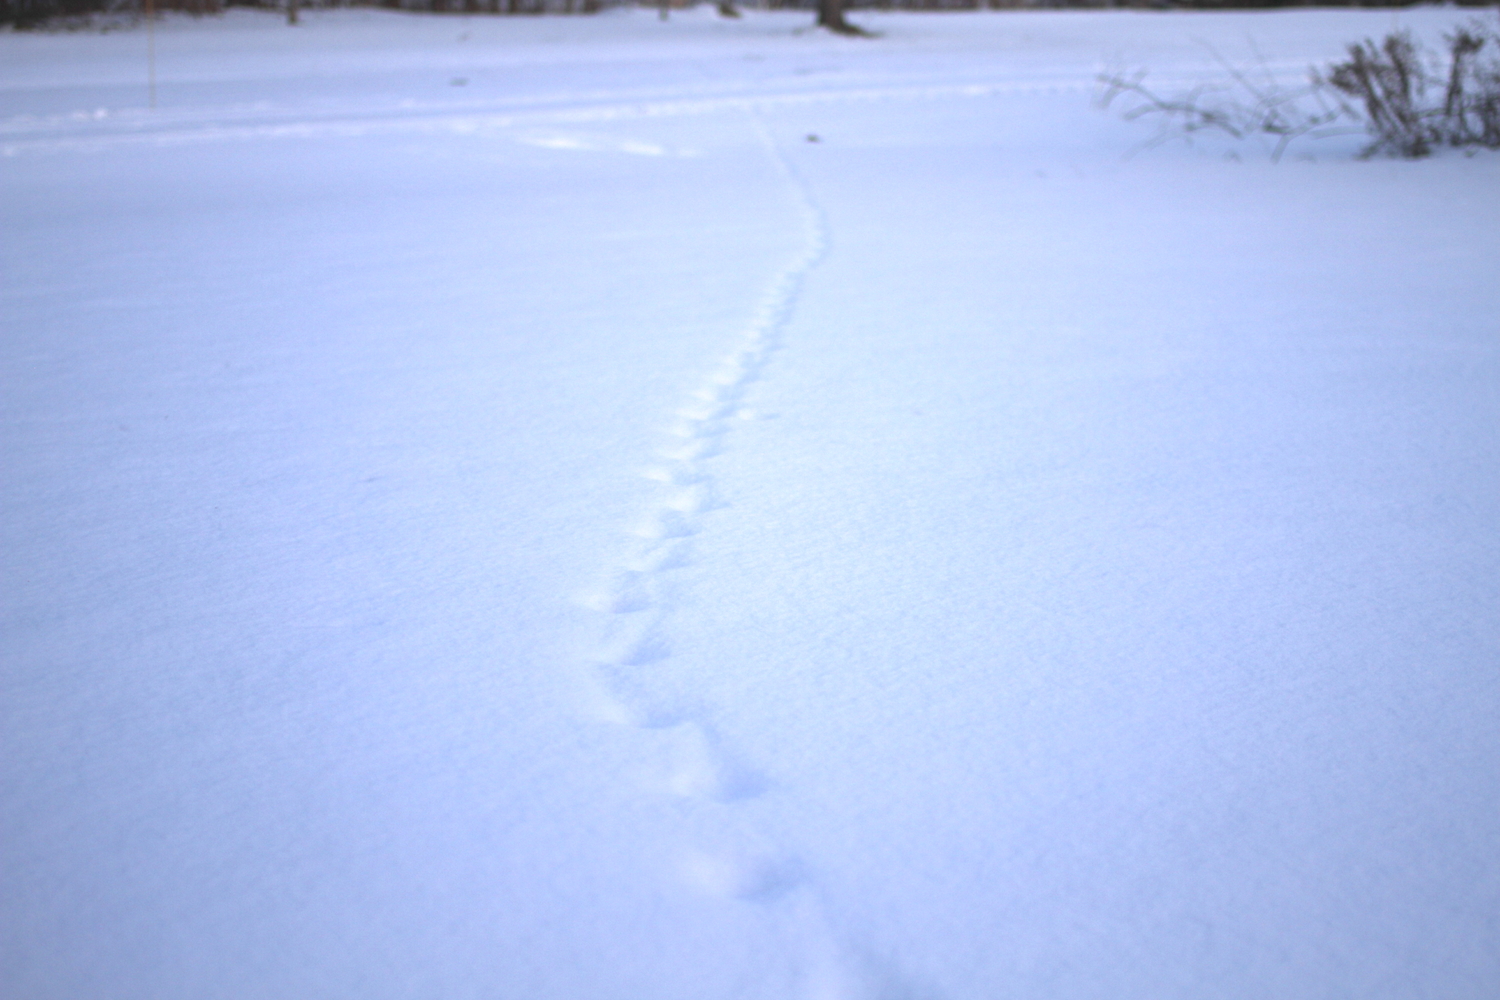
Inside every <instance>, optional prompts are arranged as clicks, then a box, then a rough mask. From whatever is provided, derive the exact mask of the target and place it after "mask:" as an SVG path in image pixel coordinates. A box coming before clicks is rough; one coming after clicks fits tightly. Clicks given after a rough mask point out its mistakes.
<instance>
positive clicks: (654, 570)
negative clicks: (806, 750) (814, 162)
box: [582, 109, 915, 1000]
mask: <svg viewBox="0 0 1500 1000" xmlns="http://www.w3.org/2000/svg"><path fill="white" fill-rule="evenodd" d="M750 114H751V117H752V119H753V121H754V123H755V128H756V129H757V131H758V132H759V135H760V139H761V141H762V143H763V144H764V146H765V148H766V150H767V152H768V153H769V155H770V157H771V159H772V160H773V161H774V163H775V165H776V169H777V171H778V173H779V174H780V176H781V178H782V181H783V182H784V183H785V185H786V186H787V188H788V190H789V192H790V193H791V195H792V197H793V198H795V200H796V201H797V203H798V204H799V206H800V208H801V213H802V217H803V226H804V235H803V246H802V248H801V250H800V251H798V252H797V253H796V254H795V255H794V256H793V258H792V259H791V260H790V261H789V262H788V263H787V264H786V265H785V266H784V267H783V268H782V269H781V270H780V272H779V273H777V274H776V276H775V277H774V279H773V280H772V281H771V282H770V284H769V286H768V287H767V289H766V291H765V293H764V295H763V296H762V298H761V300H760V303H759V306H758V307H757V308H756V310H755V312H754V314H753V315H752V317H751V318H750V320H749V321H748V323H747V324H746V326H745V328H744V331H743V333H742V334H741V335H740V337H739V339H738V341H737V342H736V343H735V344H734V345H733V346H732V347H731V348H730V350H729V351H728V352H727V353H726V354H725V355H724V356H723V358H722V359H721V361H720V362H719V363H718V365H717V367H716V368H714V370H713V371H712V372H711V373H710V374H709V375H708V377H707V378H706V379H705V380H704V381H703V382H702V384H700V385H699V386H698V387H697V388H696V389H694V390H693V391H692V392H691V393H690V394H689V395H688V396H687V398H686V399H685V400H683V402H682V403H681V405H679V406H678V407H677V408H676V410H675V412H674V413H673V414H672V418H673V424H672V427H671V430H670V432H669V435H670V441H669V442H668V443H667V444H666V445H665V446H663V447H662V448H660V449H658V451H657V453H656V454H657V458H658V459H659V461H658V463H657V464H655V465H653V466H651V467H650V468H649V469H648V470H647V471H646V473H645V475H646V476H647V477H648V478H651V479H654V480H657V481H658V482H660V483H661V484H662V493H663V497H662V499H661V500H659V501H658V502H657V503H656V504H655V505H654V506H652V507H651V508H649V509H648V510H646V511H645V512H644V513H643V514H642V515H641V517H640V518H639V519H638V520H637V521H635V522H634V523H633V524H632V525H631V526H630V528H629V530H628V532H627V538H626V545H625V547H624V550H625V553H626V554H625V555H624V557H623V558H621V559H618V560H615V561H612V562H611V563H610V564H609V565H607V566H606V567H605V568H604V570H603V571H602V572H601V573H600V575H599V581H600V582H599V584H598V585H597V586H596V587H595V588H593V589H592V590H591V591H589V592H588V593H586V594H585V595H584V596H583V598H582V602H583V603H584V604H585V605H586V606H588V607H589V608H591V609H593V610H594V611H596V612H598V613H599V614H600V615H601V616H602V617H603V618H604V621H603V623H602V625H601V629H600V632H601V638H600V639H599V641H598V642H597V645H596V646H595V649H594V652H593V655H592V656H591V657H589V658H588V662H587V663H586V664H585V665H584V671H583V674H584V684H585V687H586V689H587V697H586V701H587V703H588V704H589V705H590V706H591V707H592V709H593V714H595V715H596V717H597V718H599V719H601V720H603V721H605V722H607V723H610V724H614V725H620V726H626V727H632V728H635V729H638V730H640V731H642V736H643V740H642V742H643V743H645V742H650V743H652V744H655V745H657V746H658V747H659V748H662V749H664V750H665V754H664V757H665V759H666V761H667V764H666V767H665V768H664V770H663V771H662V772H661V773H658V774H655V775H653V776H651V777H649V778H647V779H646V780H645V781H643V792H644V793H646V794H659V795H667V796H672V797H675V798H679V799H682V800H687V801H692V802H697V803H701V804H703V806H705V807H706V808H709V809H710V810H715V812H714V815H713V820H714V822H713V824H712V826H713V827H714V828H715V833H714V834H713V836H716V837H717V838H718V840H717V842H716V843H714V844H704V845H700V846H699V848H697V849H694V850H691V851H689V852H688V853H687V854H686V856H685V857H683V858H681V859H680V865H679V870H680V873H681V876H682V877H683V878H684V879H685V880H686V881H687V883H688V884H689V885H691V886H693V887H694V888H696V889H698V890H700V891H703V892H706V893H709V894H711V895H713V896H717V897H720V898H723V899H725V900H726V901H737V902H739V903H741V904H743V905H752V906H761V907H766V908H767V910H768V913H769V915H770V917H771V919H772V922H773V925H774V926H775V928H776V932H777V937H778V939H779V940H781V941H782V942H784V945H785V947H786V948H787V950H788V954H787V955H786V956H784V957H785V959H786V965H787V968H786V969H784V970H780V971H781V972H782V973H784V974H787V975H789V976H790V977H791V978H792V980H793V981H795V983H796V986H795V988H794V994H793V995H794V996H796V997H798V998H800V1000H911V998H914V996H915V994H914V993H913V992H912V991H911V990H910V988H909V987H908V986H907V985H906V984H905V983H904V982H903V980H902V978H901V977H900V976H899V975H898V974H897V973H896V972H895V971H894V970H892V969H891V968H889V966H888V964H887V963H883V962H881V961H880V960H879V959H878V958H877V957H875V956H873V955H872V953H871V952H870V951H869V950H868V949H866V948H864V947H861V946H860V945H859V943H858V942H855V941H852V940H850V939H849V937H848V935H846V934H844V933H842V932H841V931H840V929H839V928H837V927H835V926H834V925H833V923H832V922H831V921H830V919H829V916H828V913H827V908H826V906H825V904H824V903H823V901H822V899H821V896H820V893H819V889H818V885H817V879H816V873H815V872H813V871H811V870H809V868H808V867H807V866H806V865H805V863H804V862H803V861H802V860H801V859H799V858H798V857H797V856H796V855H795V853H794V852H793V851H791V850H789V849H788V848H787V846H786V845H783V844H780V843H777V842H776V840H775V838H772V837H769V836H767V835H766V834H765V833H764V832H763V831H761V830H759V829H757V828H756V825H755V823H754V821H753V817H751V816H749V815H747V814H746V811H745V810H744V809H737V808H736V806H739V805H741V804H743V803H746V802H748V801H751V800H754V799H756V798H758V797H760V796H762V795H766V794H774V789H772V788H771V787H770V785H769V784H768V783H767V782H766V780H765V779H764V778H763V777H762V775H761V774H760V773H759V771H758V770H757V769H756V767H755V766H754V762H752V761H747V760H744V759H741V758H740V757H739V756H738V755H736V754H735V753H734V752H733V750H732V749H731V747H730V746H729V745H728V744H727V743H726V741H725V740H724V738H723V737H722V736H721V734H720V732H719V730H718V728H717V727H716V725H715V721H714V718H713V713H712V711H711V710H710V709H709V708H707V707H706V706H704V705H701V704H698V703H696V702H695V700H694V699H693V697H692V695H691V693H690V692H687V691H683V690H680V689H679V688H680V686H681V685H680V682H678V683H675V684H674V682H673V681H672V680H671V679H670V678H666V677H663V676H662V673H663V672H662V671H661V670H660V669H659V668H660V666H661V664H662V661H665V660H667V659H669V658H670V657H671V656H672V648H671V642H670V627H669V625H670V619H671V615H672V610H673V609H672V601H671V589H672V588H671V587H670V575H671V573H672V571H673V570H674V569H677V568H679V567H682V566H684V565H686V564H688V562H689V561H691V552H692V545H693V537H694V536H695V535H698V534H699V533H700V532H703V531H707V530H710V528H711V526H712V520H713V512H714V511H715V509H716V508H718V507H720V506H722V504H721V503H720V502H719V500H718V496H717V492H716V489H715V485H714V480H713V476H712V475H711V466H710V461H711V459H712V458H713V457H714V456H715V455H717V454H719V453H720V452H721V451H722V450H723V449H724V448H725V447H726V445H727V439H728V438H730V437H731V436H732V434H733V429H734V427H735V425H736V423H737V422H740V421H743V420H744V419H747V418H750V417H752V416H753V414H752V413H750V412H749V411H747V410H746V409H745V408H744V397H745V395H746V393H747V391H748V389H749V387H750V386H751V384H752V383H753V382H755V381H756V380H757V379H759V378H761V377H762V374H763V372H764V369H765V368H766V366H767V365H768V364H769V363H770V361H771V358H772V356H773V354H774V353H775V352H776V351H777V350H778V349H779V348H780V347H781V346H782V336H783V331H784V329H785V326H786V324H787V321H788V319H789V318H790V316H791V313H792V310H793V308H794V306H795V305H796V301H797V297H798V294H799V292H800V291H801V288H802V284H803V282H804V280H805V279H806V277H807V275H808V273H809V272H810V271H811V270H812V269H813V268H814V267H816V266H817V264H818V263H819V261H820V260H822V258H823V256H824V255H825V254H826V253H827V250H828V242H829V241H828V225H827V221H826V218H825V216H824V214H823V211H822V210H821V209H820V208H819V207H818V204H817V202H816V201H815V200H814V199H813V197H812V194H811V191H810V190H809V188H808V186H807V184H806V183H805V182H804V181H803V179H802V177H801V176H800V175H799V174H798V173H797V171H796V168H795V167H794V166H793V165H792V163H791V161H790V160H788V159H787V157H786V155H785V154H784V153H783V152H782V151H781V149H780V148H779V147H778V146H777V145H776V143H775V141H774V139H773V138H772V137H771V135H770V133H769V131H768V130H767V129H766V127H765V124H764V122H763V120H762V119H761V117H760V115H759V114H758V112H757V111H756V110H754V109H752V110H751V112H750ZM648 734H649V741H648V740H647V739H646V738H645V737H647V736H648ZM726 843H727V844H732V845H735V846H732V847H729V848H724V847H723V846H722V845H723V844H726ZM771 974H772V975H775V974H776V973H775V972H772V973H771Z"/></svg>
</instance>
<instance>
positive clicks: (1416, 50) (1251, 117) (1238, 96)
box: [1099, 21, 1500, 161]
mask: <svg viewBox="0 0 1500 1000" xmlns="http://www.w3.org/2000/svg"><path fill="white" fill-rule="evenodd" d="M1444 42H1445V43H1446V53H1444V54H1435V53H1433V52H1431V51H1430V50H1428V49H1425V48H1424V47H1423V46H1422V45H1421V44H1420V43H1419V42H1417V41H1415V40H1413V38H1412V37H1411V35H1410V33H1408V32H1404V31H1402V32H1395V33H1392V34H1389V35H1387V36H1386V37H1385V39H1384V40H1383V41H1381V42H1379V43H1376V42H1375V41H1373V40H1371V39H1366V40H1365V41H1363V42H1359V43H1357V44H1354V45H1350V46H1349V47H1348V58H1347V59H1346V60H1345V61H1343V62H1339V63H1334V64H1332V65H1330V66H1328V67H1327V68H1326V69H1324V70H1317V69H1313V70H1310V71H1309V73H1308V82H1307V83H1306V84H1304V85H1301V86H1296V87H1288V86H1285V85H1283V84H1280V83H1278V82H1277V81H1276V80H1275V78H1274V77H1273V76H1272V75H1271V73H1270V72H1268V71H1264V67H1262V70H1263V72H1261V73H1260V74H1256V75H1252V74H1251V73H1249V72H1247V71H1244V70H1241V69H1238V68H1236V67H1234V66H1231V65H1229V64H1228V63H1227V62H1225V61H1224V60H1222V59H1220V60H1219V62H1220V64H1221V65H1222V66H1223V67H1224V70H1225V73H1226V75H1227V79H1225V80H1221V81H1219V82H1217V83H1204V84H1199V85H1197V86H1195V87H1193V88H1192V89H1191V90H1188V91H1187V92H1185V93H1182V94H1178V95H1175V96H1172V97H1163V96H1161V95H1160V94H1158V93H1156V92H1154V91H1152V90H1151V89H1149V88H1147V87H1146V85H1145V78H1146V73H1145V71H1144V70H1142V71H1138V72H1136V73H1133V74H1129V75H1127V74H1125V73H1119V72H1116V73H1106V74H1102V75H1101V76H1100V77H1099V82H1100V84H1101V86H1102V88H1103V90H1102V93H1101V96H1100V103H1101V105H1103V106H1104V107H1106V108H1108V107H1112V106H1115V105H1116V103H1117V102H1120V103H1123V104H1125V108H1124V112H1123V116H1124V118H1125V119H1126V120H1128V121H1134V120H1138V119H1150V120H1154V121H1155V122H1156V123H1157V125H1158V130H1157V135H1156V136H1155V137H1154V138H1153V139H1151V140H1148V141H1147V143H1146V144H1145V145H1148V146H1149V145H1155V144H1156V143H1159V142H1162V141H1165V140H1167V139H1171V138H1174V137H1175V138H1186V139H1191V138H1192V137H1193V136H1194V135H1195V134H1197V133H1199V132H1204V131H1212V132H1218V133H1221V134H1224V135H1227V136H1229V137H1231V138H1234V139H1247V138H1252V137H1262V138H1270V139H1272V140H1274V148H1273V149H1272V151H1271V159H1272V160H1273V161H1274V160H1279V159H1280V158H1281V155H1282V154H1283V153H1284V152H1285V151H1286V148H1287V145H1288V144H1289V143H1291V142H1292V141H1293V140H1294V139H1296V138H1298V137H1300V136H1305V135H1310V136H1313V137H1323V136H1330V135H1339V134H1347V133H1348V132H1349V131H1351V130H1363V131H1365V132H1367V133H1368V134H1369V135H1370V136H1371V139H1372V141H1371V143H1370V144H1369V145H1368V146H1366V147H1365V149H1364V150H1363V151H1362V152H1361V154H1360V155H1361V156H1364V157H1369V156H1374V155H1376V154H1380V153H1385V154H1388V155H1393V156H1404V157H1409V158H1416V157H1423V156H1427V155H1429V154H1430V153H1431V152H1432V151H1433V149H1434V148H1435V147H1438V146H1455V147H1475V146H1482V147H1486V148H1489V149H1500V33H1497V32H1496V31H1495V30H1493V29H1491V28H1490V27H1488V26H1487V25H1485V24H1483V23H1481V22H1479V21H1473V22H1470V23H1469V24H1468V25H1465V26H1464V27H1462V28H1459V29H1458V30H1456V31H1454V32H1453V33H1452V34H1449V35H1445V36H1444ZM1215 58H1218V57H1217V54H1215Z"/></svg>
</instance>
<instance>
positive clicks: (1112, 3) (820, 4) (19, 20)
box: [0, 0, 1493, 30]
mask: <svg viewBox="0 0 1500 1000" xmlns="http://www.w3.org/2000/svg"><path fill="white" fill-rule="evenodd" d="M149 2H150V4H151V6H152V7H153V8H154V9H155V10H157V11H181V12H184V13H188V14H194V15H200V16H201V15H208V14H219V13H222V12H223V11H224V9H225V8H226V7H259V8H262V9H270V10H278V11H288V12H292V18H295V11H296V10H297V9H298V8H301V9H310V8H320V7H383V8H387V9H391V10H406V11H420V12H424V13H434V14H499V15H521V14H593V13H597V12H598V11H600V10H602V9H603V8H605V7H616V6H623V5H625V4H626V3H629V2H631V0H357V2H352V0H149ZM640 2H641V5H642V6H649V7H654V8H658V9H660V10H661V11H662V12H663V14H664V15H665V14H666V13H667V12H668V11H669V10H674V9H680V8H683V7H687V6H691V5H692V3H693V2H695V0H640ZM1459 2H1460V4H1461V5H1472V6H1488V5H1489V3H1490V2H1493V0H1469V2H1468V3H1467V4H1465V0H1459ZM147 3H148V0H0V25H4V26H9V27H11V28H13V29H18V30H24V29H28V28H47V27H53V26H67V25H68V24H69V23H83V22H86V21H87V20H89V19H91V18H93V17H96V16H98V15H112V16H115V17H121V18H125V19H129V18H132V17H135V18H138V17H141V16H143V14H144V12H145V10H146V7H147ZM716 5H717V6H718V8H719V10H720V11H721V12H722V13H725V14H726V15H727V16H731V17H732V16H733V14H734V11H735V9H736V7H748V8H751V9H763V10H808V11H820V12H821V11H822V10H823V9H824V8H826V7H827V6H828V2H827V0H717V3H716ZM1409 5H1411V0H1355V2H1339V0H1332V2H1330V0H1316V2H1313V0H842V3H840V4H838V6H839V7H841V8H842V9H843V10H1015V9H1023V10H1024V9H1043V10H1044V9H1065V8H1095V9H1097V8H1109V7H1136V8H1151V9H1172V8H1181V9H1197V10H1228V9H1233V8H1272V7H1314V6H1316V7H1330V6H1348V7H1404V6H1409ZM820 20H823V19H822V18H820ZM824 23H825V24H826V21H825V22H824ZM826 26H828V27H832V28H835V29H836V30H837V28H838V25H836V24H826Z"/></svg>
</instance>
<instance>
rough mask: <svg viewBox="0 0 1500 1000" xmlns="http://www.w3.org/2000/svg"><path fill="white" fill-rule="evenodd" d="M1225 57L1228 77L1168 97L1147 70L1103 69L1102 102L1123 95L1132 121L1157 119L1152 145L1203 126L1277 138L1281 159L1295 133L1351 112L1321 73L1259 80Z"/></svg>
mask: <svg viewBox="0 0 1500 1000" xmlns="http://www.w3.org/2000/svg"><path fill="white" fill-rule="evenodd" d="M1220 62H1221V64H1222V65H1224V68H1225V70H1226V72H1227V73H1228V76H1229V80H1228V82H1223V83H1216V84H1199V85H1197V86H1195V87H1193V88H1192V89H1191V90H1189V91H1187V92H1186V93H1183V94H1178V95H1177V96H1175V97H1162V96H1160V95H1159V94H1157V93H1155V92H1154V91H1152V90H1150V89H1149V88H1147V87H1146V85H1145V79H1146V72H1145V71H1144V70H1139V71H1137V72H1135V73H1133V74H1131V75H1129V76H1126V75H1125V74H1123V73H1106V74H1102V75H1101V76H1100V77H1099V82H1100V84H1101V85H1102V87H1103V91H1102V93H1101V94H1100V98H1099V103H1100V105H1101V106H1102V107H1104V108H1109V107H1112V106H1113V105H1114V104H1115V102H1116V101H1121V100H1123V101H1124V102H1126V103H1127V105H1128V106H1127V107H1126V108H1125V110H1124V113H1123V117H1124V118H1125V120H1126V121H1136V120H1138V119H1151V120H1154V121H1155V122H1156V124H1157V126H1158V128H1157V134H1156V136H1155V137H1154V138H1153V139H1150V140H1147V142H1146V143H1145V145H1146V146H1153V145H1156V144H1158V143H1161V142H1165V141H1167V140H1169V139H1172V138H1174V137H1180V138H1187V139H1191V138H1192V137H1193V136H1194V135H1195V134H1196V133H1198V132H1203V131H1211V132H1219V133H1222V134H1224V135H1227V136H1229V137H1230V138H1233V139H1247V138H1251V137H1254V136H1260V137H1264V138H1268V139H1270V140H1272V141H1273V148H1272V150H1271V160H1272V161H1273V162H1274V161H1277V160H1280V159H1281V156H1282V154H1283V153H1285V152H1286V148H1287V145H1288V144H1290V143H1291V142H1292V140H1293V139H1296V138H1297V137H1298V136H1303V135H1307V134H1308V133H1317V132H1319V131H1320V130H1323V129H1326V128H1328V127H1330V126H1333V125H1334V124H1335V123H1336V122H1337V121H1338V120H1339V119H1340V118H1343V117H1345V116H1346V115H1347V113H1348V109H1347V106H1346V105H1345V103H1344V102H1343V101H1339V100H1330V99H1329V94H1328V90H1327V87H1326V86H1325V85H1323V84H1322V82H1321V81H1320V80H1318V79H1317V78H1316V77H1314V78H1313V79H1312V80H1311V81H1310V82H1309V83H1307V84H1305V85H1303V86H1299V87H1286V86H1284V85H1282V84H1279V83H1277V82H1276V80H1275V79H1274V78H1273V77H1272V76H1271V75H1270V74H1269V73H1265V74H1264V75H1263V78H1262V79H1260V80H1256V79H1253V78H1252V77H1251V76H1250V75H1249V74H1248V73H1246V72H1245V71H1243V70H1240V69H1237V68H1235V67H1233V66H1230V65H1229V64H1227V63H1224V62H1223V60H1220Z"/></svg>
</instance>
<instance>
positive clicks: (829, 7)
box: [818, 0, 870, 37]
mask: <svg viewBox="0 0 1500 1000" xmlns="http://www.w3.org/2000/svg"><path fill="white" fill-rule="evenodd" d="M818 27H820V28H827V29H828V30H829V31H834V32H837V33H838V34H840V35H859V36H862V37H869V34H870V33H869V32H868V31H866V30H865V29H863V28H861V27H860V26H859V25H857V24H850V23H849V22H848V21H847V20H846V19H845V18H844V0H818Z"/></svg>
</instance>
